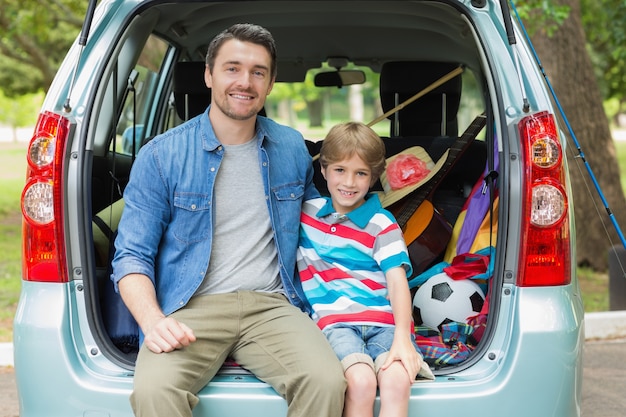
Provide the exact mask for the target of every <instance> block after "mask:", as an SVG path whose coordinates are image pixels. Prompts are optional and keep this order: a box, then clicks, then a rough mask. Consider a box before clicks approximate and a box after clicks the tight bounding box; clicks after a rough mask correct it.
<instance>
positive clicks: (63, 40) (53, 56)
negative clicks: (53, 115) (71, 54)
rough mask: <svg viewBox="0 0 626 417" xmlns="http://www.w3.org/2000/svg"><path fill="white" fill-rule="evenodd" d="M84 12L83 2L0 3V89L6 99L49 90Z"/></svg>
mask: <svg viewBox="0 0 626 417" xmlns="http://www.w3.org/2000/svg"><path fill="white" fill-rule="evenodd" d="M86 9H87V1H86V0H50V1H47V2H45V3H41V2H40V1H38V0H0V55H1V57H2V59H1V60H0V89H2V90H3V91H4V93H5V95H6V96H8V97H15V96H18V95H21V94H26V93H35V92H37V91H40V90H44V91H46V90H47V89H48V87H49V86H50V83H51V82H52V79H53V78H54V75H55V74H56V71H57V69H58V67H59V65H60V64H61V61H62V60H63V58H64V57H65V55H66V53H67V50H68V49H69V47H70V46H71V44H72V42H73V41H74V39H75V38H76V36H77V35H78V33H79V32H80V29H81V26H82V22H83V18H84V15H85V11H86ZM33 69H35V71H33Z"/></svg>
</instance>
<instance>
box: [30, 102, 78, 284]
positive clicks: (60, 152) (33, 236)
mask: <svg viewBox="0 0 626 417" xmlns="http://www.w3.org/2000/svg"><path fill="white" fill-rule="evenodd" d="M69 126H70V122H69V120H67V119H66V118H65V117H63V116H60V115H58V114H55V113H52V112H48V111H46V112H44V113H42V114H40V115H39V120H38V121H37V125H36V126H35V134H34V136H33V138H32V139H31V141H30V144H29V146H28V154H27V155H26V158H27V160H28V168H27V172H26V186H25V187H24V191H23V192H22V214H23V216H24V222H23V228H22V236H23V237H22V239H23V247H22V250H23V252H22V277H23V279H24V280H26V281H47V282H67V280H68V276H67V267H66V258H65V246H64V234H63V195H62V184H63V182H62V181H63V158H64V154H65V144H66V142H67V137H68V134H69Z"/></svg>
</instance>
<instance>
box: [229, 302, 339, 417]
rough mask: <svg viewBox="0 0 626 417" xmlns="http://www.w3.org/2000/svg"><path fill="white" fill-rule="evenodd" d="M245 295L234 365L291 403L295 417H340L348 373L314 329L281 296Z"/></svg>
mask: <svg viewBox="0 0 626 417" xmlns="http://www.w3.org/2000/svg"><path fill="white" fill-rule="evenodd" d="M240 295H241V300H240V302H241V303H242V304H241V306H242V309H243V311H244V313H243V314H242V331H241V339H240V341H239V342H238V344H237V345H236V347H235V350H234V351H233V358H234V359H235V361H236V362H237V363H239V364H240V365H241V366H243V367H244V368H246V369H248V370H250V371H251V372H253V373H254V374H255V375H256V376H257V377H259V378H260V379H262V380H264V381H266V382H267V383H269V384H270V385H272V386H273V387H274V389H275V390H276V391H277V392H278V393H279V394H281V395H282V396H283V397H284V398H285V399H286V400H287V405H288V407H289V412H288V415H289V416H290V417H311V416H325V417H340V416H341V414H342V412H343V403H344V395H345V388H346V382H345V379H344V376H343V369H342V367H341V365H340V363H339V360H338V359H337V356H336V355H335V353H334V352H333V350H332V349H331V347H330V345H329V344H328V342H327V341H326V338H325V337H324V335H322V333H321V331H320V330H319V329H318V328H317V326H316V325H315V323H314V322H313V321H312V320H311V319H310V318H309V317H308V316H307V315H306V314H305V313H302V312H301V311H300V310H299V309H297V308H296V307H294V306H292V305H291V304H289V302H288V301H287V300H286V299H285V297H283V296H281V295H277V294H273V295H272V294H264V293H253V292H244V293H240Z"/></svg>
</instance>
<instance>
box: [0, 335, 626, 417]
mask: <svg viewBox="0 0 626 417" xmlns="http://www.w3.org/2000/svg"><path fill="white" fill-rule="evenodd" d="M624 356H626V339H619V340H613V341H607V340H600V341H587V342H586V343H585V350H584V356H583V364H584V365H583V366H584V370H583V409H582V417H624V416H626V361H625V360H624V359H625V358H624ZM522 395H523V394H522ZM18 410H19V407H18V405H17V394H16V392H15V378H14V375H13V370H12V368H0V417H18V415H19V414H18V413H19V411H18ZM563 417H567V416H563Z"/></svg>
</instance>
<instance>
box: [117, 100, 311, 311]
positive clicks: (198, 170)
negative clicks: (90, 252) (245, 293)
mask: <svg viewBox="0 0 626 417" xmlns="http://www.w3.org/2000/svg"><path fill="white" fill-rule="evenodd" d="M256 132H257V135H258V137H260V138H262V140H260V141H259V144H260V147H259V166H260V167H261V173H262V176H263V183H264V186H265V195H266V202H267V208H268V210H269V212H270V219H271V222H272V226H273V229H274V240H275V243H276V248H277V251H278V261H279V269H280V277H281V280H282V284H283V288H284V291H285V293H286V295H287V297H288V298H289V300H290V301H291V303H292V304H294V305H295V306H297V307H299V308H301V309H302V310H303V311H305V312H307V313H308V312H310V311H309V307H308V303H306V301H304V300H305V298H304V294H303V292H302V286H301V284H300V280H299V278H297V274H296V273H295V271H296V269H295V268H296V250H297V248H298V230H299V226H300V211H301V207H302V202H303V201H304V200H308V199H310V198H313V197H317V196H318V195H319V194H318V192H317V190H316V189H315V187H314V186H313V182H312V180H313V168H312V165H311V156H310V155H309V153H308V151H307V148H306V146H305V143H304V139H303V137H302V135H301V134H300V133H298V132H297V131H295V130H293V129H291V128H289V127H286V126H281V125H279V124H277V123H275V122H274V121H272V120H270V119H267V118H265V117H261V116H258V117H257V123H256ZM223 155H224V150H223V147H222V146H221V144H220V142H219V141H218V139H217V138H216V137H215V133H214V131H213V127H212V126H211V122H210V120H209V117H208V109H207V110H206V111H205V112H204V114H202V115H199V116H197V117H195V118H193V119H191V120H189V121H188V122H186V123H184V124H182V125H180V126H178V127H176V128H174V129H171V130H169V131H168V132H165V133H163V134H162V135H159V136H157V137H155V138H154V139H153V140H151V141H150V142H148V143H147V144H146V145H145V146H144V147H143V148H142V149H141V152H139V154H138V156H137V159H136V160H135V163H134V165H133V168H132V170H131V175H130V181H129V183H128V185H127V187H126V189H125V191H124V201H125V208H124V212H123V214H122V218H121V220H120V224H119V227H118V236H117V238H116V240H115V249H116V252H115V257H114V259H113V274H112V279H113V281H114V283H115V285H116V288H117V283H118V282H119V280H120V279H122V278H123V277H124V276H126V275H128V274H131V273H139V274H144V275H147V276H148V277H149V278H150V279H151V280H152V281H153V283H154V284H155V287H156V292H157V298H158V300H159V304H160V306H161V308H162V309H163V312H164V313H165V314H166V315H169V314H171V313H172V312H174V311H176V310H178V309H179V308H181V307H183V306H184V305H186V304H187V302H188V301H189V299H190V298H191V297H192V296H193V294H194V293H195V291H196V289H197V288H198V287H199V286H200V284H201V283H202V280H203V278H204V276H205V273H206V271H207V268H208V267H209V258H210V256H211V245H212V241H213V237H212V233H211V230H212V226H213V221H214V214H213V210H212V206H213V204H212V203H213V186H214V184H215V177H216V175H217V172H218V170H219V167H220V162H221V160H222V157H223ZM241 180H242V181H245V180H246V179H245V178H242V179H241Z"/></svg>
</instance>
